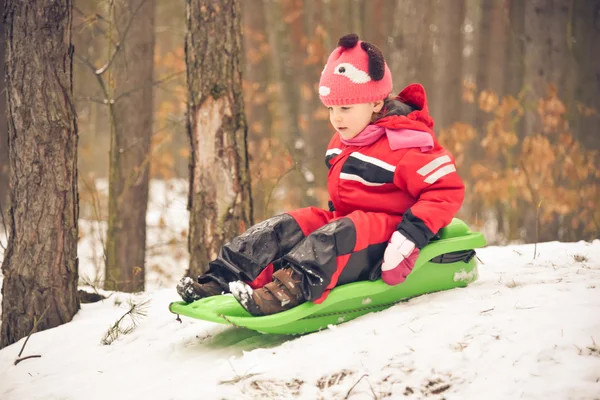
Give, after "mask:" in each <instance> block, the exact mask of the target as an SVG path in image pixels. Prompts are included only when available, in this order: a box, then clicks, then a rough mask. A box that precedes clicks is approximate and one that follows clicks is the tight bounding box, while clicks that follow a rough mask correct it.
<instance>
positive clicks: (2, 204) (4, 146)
mask: <svg viewBox="0 0 600 400" xmlns="http://www.w3.org/2000/svg"><path fill="white" fill-rule="evenodd" d="M4 3H5V0H0V20H2V16H3V15H4ZM4 30H5V29H4V24H2V27H0V230H2V232H3V230H4V225H5V224H6V223H7V221H5V220H4V218H3V217H6V213H7V212H8V202H9V188H8V181H9V176H8V175H9V168H8V123H7V120H6V93H5V83H4V59H5V51H6V35H5V32H4Z"/></svg>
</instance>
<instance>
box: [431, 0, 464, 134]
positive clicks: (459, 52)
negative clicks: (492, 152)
mask: <svg viewBox="0 0 600 400" xmlns="http://www.w3.org/2000/svg"><path fill="white" fill-rule="evenodd" d="M465 10H466V7H465V2H464V0H455V1H451V2H448V1H441V2H440V4H439V7H438V9H437V10H436V14H437V16H438V18H436V20H437V25H438V37H439V41H438V43H439V53H438V54H437V55H436V75H437V77H438V79H437V80H438V84H437V85H436V87H437V89H438V90H437V91H436V94H437V96H436V101H435V105H436V107H435V108H437V114H438V118H437V119H436V126H437V129H438V130H440V129H443V128H447V127H448V126H450V125H451V124H452V123H453V122H456V121H459V120H460V117H461V105H462V70H463V69H462V64H463V33H462V26H463V23H464V20H465Z"/></svg>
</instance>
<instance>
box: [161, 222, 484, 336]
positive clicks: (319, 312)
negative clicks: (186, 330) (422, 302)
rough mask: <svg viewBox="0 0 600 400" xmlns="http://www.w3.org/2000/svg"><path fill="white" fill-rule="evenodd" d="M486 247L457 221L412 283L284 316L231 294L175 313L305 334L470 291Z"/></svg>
mask: <svg viewBox="0 0 600 400" xmlns="http://www.w3.org/2000/svg"><path fill="white" fill-rule="evenodd" d="M483 246H485V238H484V237H483V235H482V234H481V233H478V232H471V231H470V230H469V228H468V227H467V225H466V224H465V223H464V222H463V221H461V220H459V219H456V218H455V219H454V220H453V221H452V222H451V223H450V225H448V226H447V227H445V228H443V229H442V230H441V231H440V232H439V239H434V240H432V241H431V242H430V243H429V244H428V245H427V246H425V247H424V248H423V249H422V250H421V252H420V254H419V258H418V259H417V262H416V264H415V267H414V269H413V271H412V272H411V274H410V275H409V276H408V278H407V279H406V281H404V282H403V283H401V284H399V285H396V286H389V285H387V284H385V283H384V282H383V281H382V280H381V279H377V280H375V281H361V282H353V283H348V284H346V285H342V286H338V287H336V288H334V289H333V290H332V291H331V292H330V293H329V296H328V297H327V299H326V300H325V301H324V302H323V303H321V304H314V303H312V302H306V303H303V304H301V305H299V306H297V307H295V308H292V309H291V310H288V311H284V312H281V313H278V314H273V315H268V316H263V317H254V316H252V315H250V314H249V313H248V312H247V311H246V310H244V308H242V306H241V305H240V304H239V303H238V302H237V300H236V299H235V298H234V297H233V295H231V294H225V295H220V296H213V297H207V298H204V299H200V300H197V301H195V302H193V303H190V304H187V303H185V302H183V301H178V302H173V303H171V304H170V305H169V310H170V311H171V312H172V313H174V314H180V315H184V316H187V317H191V318H197V319H202V320H205V321H211V322H217V323H221V324H231V325H234V326H238V327H245V328H248V329H252V330H255V331H259V332H265V333H277V334H304V333H309V332H314V331H318V330H320V329H324V328H327V327H328V326H329V325H336V324H339V323H342V322H346V321H350V320H352V319H354V318H357V317H359V316H361V315H364V314H367V313H370V312H374V311H381V310H384V309H386V308H388V307H391V306H393V305H394V304H396V303H399V302H401V301H405V300H407V299H409V298H411V297H415V296H419V295H422V294H426V293H432V292H438V291H442V290H448V289H453V288H457V287H465V286H467V285H468V284H469V283H471V282H473V281H475V280H476V279H477V258H476V257H475V251H474V249H476V248H480V247H483Z"/></svg>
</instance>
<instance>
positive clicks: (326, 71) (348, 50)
mask: <svg viewBox="0 0 600 400" xmlns="http://www.w3.org/2000/svg"><path fill="white" fill-rule="evenodd" d="M338 46H339V47H337V48H336V49H335V50H334V51H333V52H332V53H331V54H330V55H329V58H328V59H327V64H325V68H323V72H322V73H321V80H320V82H319V97H320V98H321V101H322V102H323V104H325V105H326V106H328V107H329V106H342V105H349V104H359V103H368V102H370V101H377V100H383V99H385V98H386V97H387V96H388V95H389V94H390V93H391V92H392V74H391V73H390V70H389V68H388V66H387V64H386V63H385V59H384V58H383V54H382V53H381V50H379V49H378V48H377V47H376V46H375V45H373V44H371V43H369V42H363V41H360V40H359V39H358V35H356V34H354V33H352V34H350V35H346V36H343V37H342V38H341V39H340V40H339V42H338Z"/></svg>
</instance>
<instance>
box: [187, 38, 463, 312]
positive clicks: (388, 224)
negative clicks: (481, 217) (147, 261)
mask: <svg viewBox="0 0 600 400" xmlns="http://www.w3.org/2000/svg"><path fill="white" fill-rule="evenodd" d="M338 46H339V47H337V48H336V49H335V50H334V51H333V53H331V55H330V56H329V59H328V60H327V64H326V65H325V68H324V69H323V72H322V74H321V80H320V83H319V95H320V98H321V101H322V102H323V104H324V105H325V106H327V107H328V109H329V116H330V118H329V119H330V122H331V124H332V125H333V127H334V128H335V129H336V131H337V132H336V133H335V134H334V135H333V138H332V139H331V141H330V143H329V146H328V149H327V151H326V153H325V155H326V156H325V162H326V164H327V167H328V168H329V176H328V179H327V187H328V190H329V195H330V198H331V200H330V201H329V211H327V210H323V209H319V208H316V207H309V208H302V209H299V210H295V211H291V212H289V213H285V214H281V215H277V216H275V217H272V218H270V219H268V220H266V221H264V222H262V223H259V224H257V225H255V226H253V227H251V228H250V229H248V230H247V231H246V232H245V233H243V234H242V235H240V236H238V237H236V238H234V239H233V240H232V241H231V242H229V243H227V244H225V245H224V246H223V247H222V248H221V251H220V254H219V256H218V258H217V259H216V260H214V261H212V262H211V263H210V267H209V271H208V272H207V273H206V274H204V275H201V276H200V277H198V282H194V281H193V280H192V279H190V278H184V279H183V280H182V281H181V282H180V283H179V285H178V287H177V290H178V292H179V294H180V295H181V296H182V297H183V299H184V300H185V301H187V302H191V301H194V300H197V299H200V298H203V297H208V296H214V295H217V294H221V293H222V292H228V291H229V290H231V291H232V292H233V294H234V296H235V297H236V299H238V301H239V302H240V304H241V305H242V306H243V307H244V308H246V309H247V310H248V312H250V313H251V314H253V315H269V314H274V313H278V312H281V311H284V310H288V309H290V308H292V307H295V306H297V305H299V304H302V303H304V302H306V301H312V302H314V303H321V302H322V301H323V300H325V298H326V297H327V295H328V293H329V291H330V290H331V289H333V288H334V287H335V286H339V285H343V284H345V283H349V282H354V281H360V280H367V279H372V280H374V279H377V278H378V277H379V274H380V273H381V277H382V279H383V280H384V281H385V282H386V283H388V284H390V285H397V284H399V283H401V282H403V281H404V280H405V279H406V277H407V276H408V274H410V272H411V270H412V268H413V267H414V264H415V261H416V259H417V257H418V255H419V249H421V248H423V247H424V246H425V245H427V243H429V241H430V239H431V238H433V237H434V236H435V234H436V233H437V232H438V231H439V230H440V228H442V227H444V226H446V225H448V224H449V223H450V221H451V220H452V217H453V216H454V214H455V213H456V212H457V211H458V209H459V208H460V206H461V204H462V201H463V195H464V185H463V183H462V181H461V179H460V178H459V176H458V174H457V173H456V168H455V165H454V160H453V158H452V156H451V155H450V154H448V152H447V151H446V150H444V149H443V148H442V147H441V146H440V145H439V144H438V142H437V141H436V139H435V136H434V133H433V119H432V118H431V117H430V116H429V112H428V109H427V98H426V96H425V90H424V89H423V87H422V86H421V85H418V84H412V85H409V86H408V87H407V88H405V89H404V90H402V92H401V93H400V94H399V95H398V96H397V97H395V98H394V97H388V96H389V95H390V93H391V91H392V77H391V74H390V71H389V69H388V67H387V65H386V63H385V60H384V58H383V54H382V53H381V51H380V50H379V49H378V48H377V47H375V46H374V45H372V44H370V43H368V42H363V41H360V40H359V39H358V36H357V35H355V34H351V35H347V36H344V37H342V38H341V39H340V41H339V43H338ZM382 258H383V263H382V264H381V260H382ZM380 264H381V271H379V267H378V266H379V265H380ZM240 281H242V282H240ZM243 282H245V283H243ZM230 283H231V285H229V284H230Z"/></svg>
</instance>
